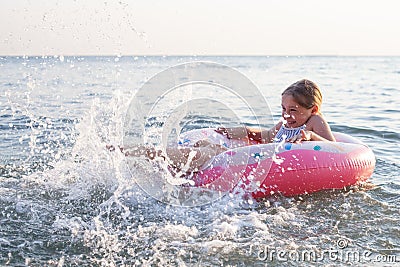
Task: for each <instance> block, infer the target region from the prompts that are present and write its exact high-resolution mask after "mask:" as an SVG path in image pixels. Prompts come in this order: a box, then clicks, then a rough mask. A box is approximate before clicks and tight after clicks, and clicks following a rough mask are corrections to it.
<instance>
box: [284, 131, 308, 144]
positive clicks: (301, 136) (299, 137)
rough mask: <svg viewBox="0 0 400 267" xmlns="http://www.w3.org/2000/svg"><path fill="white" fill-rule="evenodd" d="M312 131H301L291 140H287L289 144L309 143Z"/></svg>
mask: <svg viewBox="0 0 400 267" xmlns="http://www.w3.org/2000/svg"><path fill="white" fill-rule="evenodd" d="M311 138H312V131H305V130H301V131H300V133H299V134H298V135H295V136H293V137H292V138H289V139H287V141H288V142H290V143H300V142H301V141H311Z"/></svg>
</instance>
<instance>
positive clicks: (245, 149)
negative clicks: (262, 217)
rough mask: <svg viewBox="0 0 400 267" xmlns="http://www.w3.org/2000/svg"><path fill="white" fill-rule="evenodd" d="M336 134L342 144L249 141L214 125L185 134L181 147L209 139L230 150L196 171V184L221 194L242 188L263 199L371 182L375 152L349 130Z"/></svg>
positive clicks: (194, 175) (194, 176) (182, 137)
mask: <svg viewBox="0 0 400 267" xmlns="http://www.w3.org/2000/svg"><path fill="white" fill-rule="evenodd" d="M334 136H335V138H336V140H337V142H316V141H309V142H302V143H299V144H293V143H280V144H277V143H274V144H253V145H248V144H247V143H246V142H244V141H241V140H232V139H228V138H226V137H225V136H223V135H221V134H218V133H216V132H215V131H214V130H213V129H199V130H192V131H188V132H186V133H183V134H182V135H181V137H180V140H179V145H181V146H191V145H193V144H194V143H195V142H196V141H198V140H201V139H206V140H208V141H209V142H211V143H214V144H219V145H223V146H225V147H227V148H228V150H227V151H225V152H223V153H221V154H219V155H217V156H215V157H214V158H212V159H211V160H210V161H209V162H208V163H207V164H206V165H205V166H203V168H202V169H201V170H199V171H198V172H197V173H195V174H193V175H192V177H191V179H192V180H193V181H194V186H197V187H204V188H208V189H213V190H218V191H221V192H228V191H232V189H233V188H235V187H237V186H240V188H243V189H244V190H245V191H246V192H249V193H251V194H252V195H253V196H254V197H255V198H262V197H267V196H271V195H273V194H282V195H284V196H295V195H302V194H308V193H313V192H317V191H321V190H327V189H343V188H345V187H347V186H352V185H358V184H360V183H362V182H364V181H366V180H367V179H368V178H369V177H370V176H371V175H372V173H373V171H374V168H375V157H374V154H373V152H372V150H371V149H370V148H369V147H368V146H367V145H365V144H363V143H362V142H360V141H358V140H357V139H355V138H353V137H351V136H349V135H347V134H343V133H334Z"/></svg>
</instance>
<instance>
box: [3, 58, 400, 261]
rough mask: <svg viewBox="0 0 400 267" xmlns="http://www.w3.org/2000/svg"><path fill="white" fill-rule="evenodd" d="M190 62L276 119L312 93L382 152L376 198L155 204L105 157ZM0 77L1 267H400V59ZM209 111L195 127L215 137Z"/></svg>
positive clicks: (121, 63) (96, 65)
mask: <svg viewBox="0 0 400 267" xmlns="http://www.w3.org/2000/svg"><path fill="white" fill-rule="evenodd" d="M191 61H207V62H216V63H219V64H223V65H226V66H229V67H232V68H234V69H236V70H238V71H240V72H241V73H242V74H243V75H245V76H247V77H248V78H249V79H250V80H251V81H253V82H254V84H256V85H257V86H258V88H259V90H260V91H261V92H262V94H263V95H264V96H265V99H266V100H267V102H268V105H269V107H270V108H271V110H272V115H273V117H274V118H275V119H276V120H278V119H279V116H280V93H281V92H282V91H283V90H284V89H285V88H286V87H287V86H289V85H290V84H291V83H293V82H295V81H297V80H299V79H302V78H308V79H311V80H313V81H315V82H316V83H317V84H318V85H319V86H320V87H321V90H322V93H323V96H324V102H323V106H322V111H323V113H324V115H325V117H326V119H327V120H328V122H329V123H330V126H331V128H332V130H333V131H338V132H344V133H347V134H350V135H352V136H354V137H356V138H358V139H360V140H361V141H363V142H364V143H366V144H368V145H369V146H370V147H371V148H372V150H373V151H374V153H375V156H376V169H375V172H374V174H373V175H372V177H371V179H370V182H371V183H372V184H374V185H375V187H373V188H371V189H369V190H368V189H367V188H359V189H357V188H355V189H352V190H350V191H344V190H336V191H330V192H322V193H316V194H312V195H308V196H303V197H295V198H293V197H292V198H291V197H283V196H279V195H275V196H272V197H270V198H266V199H263V200H261V201H254V200H252V199H251V198H248V197H245V196H243V195H241V194H228V195H226V196H223V197H221V198H219V199H217V200H215V201H212V202H210V203H208V204H205V205H199V206H194V207H182V206H175V205H170V204H168V203H165V202H162V201H158V200H157V199H154V198H153V197H152V196H151V195H149V194H147V193H146V192H144V191H143V190H142V188H141V187H140V186H138V184H137V182H136V181H138V180H141V181H143V180H145V179H147V178H149V177H147V176H146V175H149V174H148V173H147V172H143V171H142V170H141V169H140V168H138V169H137V170H135V169H132V168H128V167H127V164H126V162H125V161H126V159H125V158H124V156H123V155H122V154H121V153H118V152H109V151H108V150H106V149H105V146H106V145H107V144H115V145H118V144H121V142H122V141H123V136H124V131H125V130H126V129H124V118H125V116H126V111H127V109H128V107H129V103H130V101H131V99H132V98H133V97H134V96H135V93H136V92H137V91H138V89H139V88H141V86H143V84H145V83H146V82H147V81H148V80H149V79H150V78H151V77H153V76H154V75H156V74H157V73H159V72H161V71H163V70H165V69H167V68H169V67H172V66H175V65H177V64H182V63H185V62H191ZM0 70H1V74H0V151H1V152H0V265H10V266H24V265H28V266H124V265H125V266H132V265H138V266H157V265H158V266H265V265H268V266H282V265H286V266H309V265H310V264H314V265H317V264H324V265H335V266H337V265H338V266H340V265H343V266H346V265H349V264H355V265H359V264H366V265H369V264H374V265H381V266H390V265H396V264H397V265H399V264H400V263H399V262H400V227H399V225H400V215H399V214H400V207H399V206H400V175H399V174H400V162H399V159H400V156H399V152H398V151H399V150H400V146H399V137H400V134H399V133H400V126H399V125H400V124H399V123H398V122H399V117H400V109H399V106H400V98H399V92H400V87H399V86H400V85H399V84H400V57H262V56H259V57H219V56H212V57H62V56H61V57H0ZM231 104H232V105H234V103H231ZM212 107H213V108H217V109H218V107H216V106H212ZM208 108H209V107H207V105H205V106H204V110H203V111H204V113H205V114H206V115H205V116H201V114H202V110H199V112H198V114H197V115H196V116H198V117H196V118H191V119H190V122H192V123H191V125H192V127H193V128H201V127H210V126H211V127H212V126H215V125H218V123H216V120H217V119H218V118H216V117H214V118H211V117H209V116H207V114H208V113H207V110H208ZM266 108H268V107H266ZM199 109H201V108H199ZM240 110H241V107H240V105H238V106H237V107H235V112H238V113H239V115H240ZM182 112H183V111H182ZM161 113H162V111H161ZM183 113H184V112H183ZM221 113H223V110H221ZM199 114H200V115H199ZM243 114H244V113H243ZM184 115H185V114H183V116H184ZM221 116H222V115H221ZM246 116H247V115H244V118H245V119H246V118H247V119H248V122H247V123H248V125H253V126H254V125H255V124H256V122H255V121H253V118H252V117H251V116H249V117H246ZM261 126H265V127H268V126H270V125H261ZM152 127H157V125H156V126H154V125H153V126H152ZM159 127H162V125H161V126H160V125H159Z"/></svg>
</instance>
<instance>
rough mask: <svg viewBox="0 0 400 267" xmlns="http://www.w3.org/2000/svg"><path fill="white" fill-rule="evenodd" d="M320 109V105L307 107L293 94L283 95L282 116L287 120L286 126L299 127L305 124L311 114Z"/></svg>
mask: <svg viewBox="0 0 400 267" xmlns="http://www.w3.org/2000/svg"><path fill="white" fill-rule="evenodd" d="M317 111H318V106H314V107H312V108H305V107H303V106H300V105H299V103H297V102H296V100H295V99H294V98H293V96H291V95H282V117H283V119H285V120H286V124H285V126H286V127H289V128H297V127H300V126H302V125H304V124H305V123H306V122H307V121H308V119H309V118H310V117H311V115H314V114H315V113H316V112H317Z"/></svg>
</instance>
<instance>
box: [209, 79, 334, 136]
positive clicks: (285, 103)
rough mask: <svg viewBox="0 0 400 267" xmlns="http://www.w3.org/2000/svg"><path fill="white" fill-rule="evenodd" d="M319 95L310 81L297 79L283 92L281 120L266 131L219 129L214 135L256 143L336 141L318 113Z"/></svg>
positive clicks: (319, 112) (319, 109)
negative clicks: (219, 134) (218, 134)
mask: <svg viewBox="0 0 400 267" xmlns="http://www.w3.org/2000/svg"><path fill="white" fill-rule="evenodd" d="M321 104H322V95H321V91H320V90H319V88H318V86H317V85H316V84H315V83H313V82H312V81H310V80H306V79H303V80H300V81H298V82H295V83H294V84H292V85H290V86H289V87H288V88H287V89H286V90H285V91H283V93H282V118H283V121H280V122H279V123H277V124H276V125H275V126H274V127H272V128H271V129H269V130H259V129H252V128H248V127H245V128H243V127H239V128H218V129H217V130H216V132H218V133H221V134H224V135H226V136H227V137H228V138H230V139H247V140H248V141H257V142H259V143H272V142H285V141H286V142H292V143H294V142H300V141H335V137H334V136H333V134H332V132H331V129H330V127H329V125H328V123H327V122H326V120H325V119H324V117H323V116H322V114H321Z"/></svg>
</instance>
